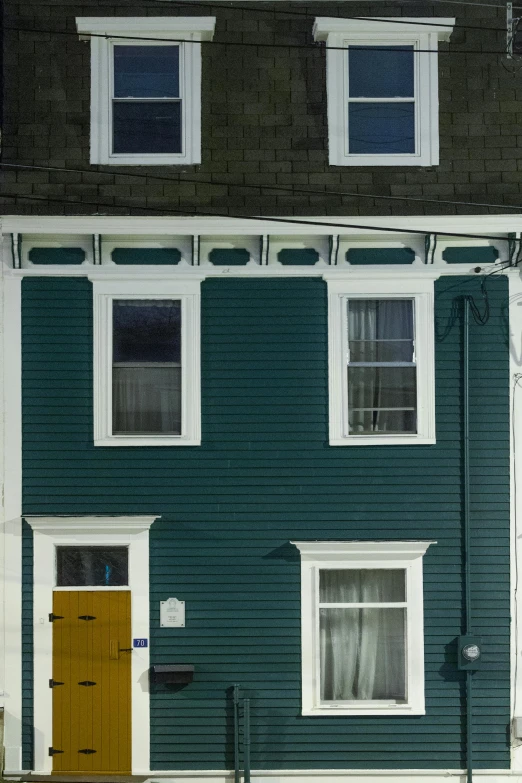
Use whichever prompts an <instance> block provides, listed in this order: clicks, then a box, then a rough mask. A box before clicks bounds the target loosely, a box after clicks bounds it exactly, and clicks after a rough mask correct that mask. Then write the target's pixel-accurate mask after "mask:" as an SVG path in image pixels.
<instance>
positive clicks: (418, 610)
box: [291, 541, 436, 716]
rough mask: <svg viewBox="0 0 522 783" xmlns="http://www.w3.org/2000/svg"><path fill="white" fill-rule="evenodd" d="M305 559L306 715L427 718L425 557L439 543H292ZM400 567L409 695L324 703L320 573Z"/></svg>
mask: <svg viewBox="0 0 522 783" xmlns="http://www.w3.org/2000/svg"><path fill="white" fill-rule="evenodd" d="M291 543H293V544H294V545H295V546H296V547H297V548H298V550H299V552H300V555H301V639H302V642H301V647H302V649H301V655H302V714H303V715H309V716H324V715H329V716H332V715H424V714H425V703H424V622H423V577H422V557H423V555H424V554H425V552H426V550H427V548H428V547H429V545H430V544H434V543H436V542H435V541H292V542H291ZM323 569H335V570H343V569H346V570H348V569H356V570H361V569H400V570H404V571H405V576H406V602H405V603H406V640H405V647H406V693H407V698H406V701H405V702H404V703H402V702H401V703H397V702H394V701H390V703H389V704H386V703H383V702H382V701H379V702H375V701H358V702H353V701H351V702H342V701H340V702H333V701H332V702H321V694H320V682H321V672H320V649H319V594H318V589H319V588H318V585H319V571H320V570H323Z"/></svg>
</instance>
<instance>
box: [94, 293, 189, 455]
mask: <svg viewBox="0 0 522 783" xmlns="http://www.w3.org/2000/svg"><path fill="white" fill-rule="evenodd" d="M158 292H161V293H158ZM114 299H176V300H179V301H181V329H182V338H181V368H182V371H181V435H159V434H158V435H143V436H140V435H113V433H112V301H113V300H114ZM200 299H201V296H200V280H199V279H197V280H178V281H176V280H175V279H170V280H169V279H162V280H161V282H159V281H158V280H150V279H149V280H103V281H102V280H95V282H94V283H93V304H94V368H93V370H94V445H95V446H199V445H200V444H201V360H200V354H201V338H200Z"/></svg>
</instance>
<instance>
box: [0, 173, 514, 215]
mask: <svg viewBox="0 0 522 783" xmlns="http://www.w3.org/2000/svg"><path fill="white" fill-rule="evenodd" d="M0 168H10V169H21V170H23V171H27V170H29V171H57V172H63V173H66V174H67V173H68V174H93V173H94V174H100V175H101V176H105V177H116V176H117V177H130V178H136V177H138V178H140V179H154V180H157V181H160V182H168V183H170V184H174V185H176V184H180V185H182V184H185V183H190V184H195V185H210V186H211V187H229V188H250V189H253V190H261V191H262V190H277V191H280V192H284V193H303V194H310V195H312V196H316V195H320V196H339V197H340V198H360V199H372V200H382V201H399V202H407V203H409V202H410V201H411V202H416V203H422V204H447V205H449V206H461V207H486V208H488V209H505V210H508V211H512V212H522V205H518V204H517V205H515V206H510V205H509V204H491V203H488V202H480V201H479V202H477V201H451V200H450V199H436V198H419V197H417V196H383V195H377V194H376V193H352V192H350V191H343V190H316V189H312V188H299V187H295V186H291V187H285V186H284V185H268V184H267V185H251V184H249V183H241V182H237V183H236V182H223V181H220V180H209V179H192V178H189V177H183V178H181V177H178V178H177V179H174V178H173V177H164V176H162V175H161V174H143V173H141V172H128V171H103V170H100V169H92V168H91V169H80V168H70V167H61V166H35V165H32V166H30V165H28V164H23V163H5V162H3V161H0Z"/></svg>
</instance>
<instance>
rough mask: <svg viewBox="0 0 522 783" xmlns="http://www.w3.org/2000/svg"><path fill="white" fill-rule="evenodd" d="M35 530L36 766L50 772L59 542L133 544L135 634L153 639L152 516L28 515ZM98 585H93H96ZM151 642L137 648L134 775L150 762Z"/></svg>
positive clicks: (134, 660)
mask: <svg viewBox="0 0 522 783" xmlns="http://www.w3.org/2000/svg"><path fill="white" fill-rule="evenodd" d="M25 518H26V519H27V521H28V523H29V524H30V525H31V527H32V528H33V534H34V581H33V600H34V609H33V623H34V766H35V771H36V773H37V774H41V775H50V774H51V771H52V757H50V756H49V754H48V748H49V747H50V746H52V744H53V743H52V719H51V718H52V689H51V688H49V686H48V683H49V680H50V679H51V678H52V643H53V629H52V623H50V622H49V620H48V615H49V613H50V612H51V611H52V601H53V589H54V586H55V582H56V580H55V547H56V545H57V544H60V545H63V544H65V545H66V544H71V545H87V546H89V545H91V546H92V545H96V544H107V545H120V546H121V545H126V546H128V547H129V590H130V592H131V617H132V620H131V622H132V628H131V636H132V638H134V637H137V638H146V639H148V638H149V634H150V627H149V528H150V526H151V525H152V523H153V522H154V520H155V519H158V515H155V516H147V517H111V516H107V517H31V516H29V517H25ZM96 589H97V588H96V587H93V588H92V590H96ZM149 651H150V648H149V647H144V648H136V649H135V650H133V652H132V671H131V681H132V774H134V775H143V774H148V769H149V766H150V761H149V754H150V711H149V703H150V694H149V679H148V670H149Z"/></svg>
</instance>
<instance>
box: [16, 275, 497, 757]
mask: <svg viewBox="0 0 522 783" xmlns="http://www.w3.org/2000/svg"><path fill="white" fill-rule="evenodd" d="M487 286H488V291H489V298H490V305H491V318H490V320H489V322H488V323H487V324H486V326H479V325H477V324H476V323H474V322H472V324H471V336H470V342H471V363H470V381H471V383H470V395H471V456H472V460H471V521H472V532H471V541H472V546H471V557H472V586H473V593H472V610H473V623H474V625H473V630H474V632H476V633H477V634H480V635H481V636H482V638H483V642H484V660H485V666H484V669H483V670H481V671H480V672H477V673H476V674H474V675H473V680H474V725H475V734H474V758H475V763H476V766H477V767H482V768H507V767H508V766H509V749H508V745H507V731H508V725H509V375H508V370H509V356H508V348H507V339H508V337H507V331H506V324H505V307H506V304H507V285H506V281H505V280H498V279H496V278H490V279H489V280H488V283H487ZM468 293H471V294H475V296H476V298H477V302H478V303H480V301H481V300H480V288H479V281H478V280H476V279H475V278H465V277H459V278H455V277H448V278H445V279H441V280H440V281H438V282H437V284H436V317H437V344H436V377H437V388H436V394H437V444H436V445H434V446H417V447H416V446H410V447H377V446H376V447H371V448H335V447H333V448H332V447H330V446H329V445H328V434H327V415H328V408H327V400H328V397H327V382H328V368H327V326H326V324H327V307H326V287H325V284H324V282H323V281H321V280H320V279H315V278H314V279H312V278H308V279H305V278H296V279H266V280H259V279H235V280H231V279H228V280H221V279H209V280H206V281H205V282H204V283H203V284H202V297H203V301H202V350H203V357H202V387H203V396H202V404H203V421H202V425H203V441H202V445H201V447H197V448H184V449H176V448H168V449H167V448H158V449H154V448H143V449H140V448H126V449H123V448H105V449H104V448H94V447H93V445H92V293H91V286H90V283H89V282H88V281H86V280H84V279H71V278H70V279H67V278H60V279H46V278H36V279H35V278H33V279H25V280H24V282H23V302H24V305H23V339H24V350H23V400H24V405H23V411H24V416H23V432H24V501H23V502H24V513H26V514H30V513H33V514H66V513H70V514H97V513H98V514H99V513H111V514H125V513H157V514H160V515H161V519H160V520H158V521H157V522H155V523H154V525H153V526H152V528H151V561H150V562H151V657H152V663H192V664H194V665H195V672H196V673H195V679H194V683H193V684H191V685H189V686H187V687H186V688H184V689H181V690H179V691H170V690H167V689H158V690H157V691H154V692H153V693H152V695H151V722H152V751H151V752H152V756H151V762H152V768H154V769H222V768H224V767H226V766H228V767H230V766H231V764H232V760H231V747H232V746H231V742H232V735H231V716H230V701H229V695H228V689H229V687H230V686H231V685H232V684H233V683H235V682H238V683H240V684H241V685H242V686H243V689H244V692H245V694H246V695H249V696H250V697H251V699H252V713H253V714H252V743H253V744H252V765H253V767H254V768H257V769H262V768H267V769H269V768H272V769H286V768H359V769H361V768H441V767H442V768H446V767H452V768H455V767H457V768H458V767H462V766H463V765H465V758H464V750H465V716H464V680H463V675H462V674H460V673H459V672H458V671H456V644H455V639H456V636H457V635H458V634H459V633H461V631H462V623H463V593H462V588H463V551H462V520H461V512H462V507H461V499H462V485H461V478H462V449H461V435H462V367H461V358H462V354H461V351H462V325H461V319H460V317H459V313H458V308H459V307H460V303H461V297H462V295H463V294H468ZM356 538H362V539H423V540H426V539H429V540H435V541H437V543H436V544H432V545H431V546H430V548H429V549H428V552H427V554H426V557H425V626H426V705H427V714H426V715H425V716H419V717H402V716H401V717H393V716H390V717H389V718H388V717H378V718H377V717H373V718H372V717H354V718H350V717H337V718H336V717H320V718H310V717H302V716H300V646H301V643H300V566H299V558H298V555H297V552H296V550H295V549H294V548H293V547H292V546H291V545H290V543H289V542H290V541H291V540H296V539H301V540H302V539H305V540H306V539H321V540H325V539H356ZM26 574H27V572H26ZM27 578H29V577H27ZM170 596H175V597H177V598H179V599H182V600H185V601H186V607H187V615H186V627H185V628H183V629H174V630H173V629H161V628H160V627H159V604H158V602H159V601H160V600H164V599H166V598H168V597H170ZM28 704H30V700H29V702H28ZM26 732H27V729H26ZM26 736H27V734H26Z"/></svg>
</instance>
